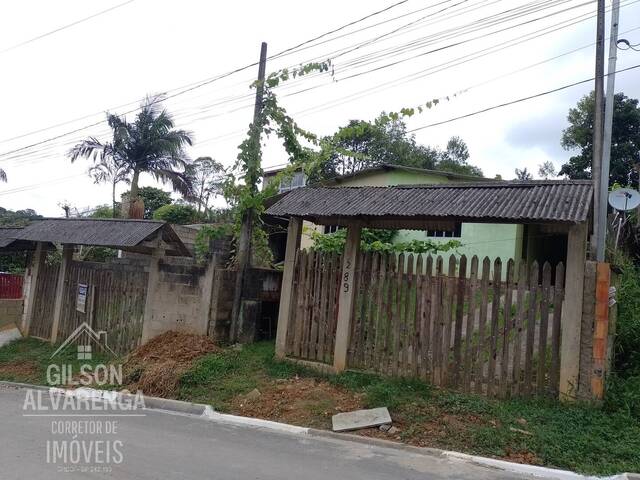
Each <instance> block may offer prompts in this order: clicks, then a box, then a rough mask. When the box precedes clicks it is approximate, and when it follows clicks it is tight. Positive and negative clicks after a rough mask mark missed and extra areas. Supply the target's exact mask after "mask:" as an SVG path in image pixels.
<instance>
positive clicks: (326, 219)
mask: <svg viewBox="0 0 640 480" xmlns="http://www.w3.org/2000/svg"><path fill="white" fill-rule="evenodd" d="M592 196H593V188H592V185H591V182H590V181H588V180H536V181H525V182H518V181H511V182H475V183H454V184H440V185H404V186H394V187H317V188H314V187H307V188H299V189H296V190H292V191H291V192H289V194H288V195H286V196H285V197H284V198H282V199H280V200H279V201H278V202H276V203H275V204H274V205H272V206H271V207H270V208H269V209H268V210H267V214H269V215H274V216H296V217H304V218H306V219H309V220H312V221H314V222H315V223H320V224H327V223H331V222H332V221H335V220H336V219H344V220H345V221H347V220H353V219H354V218H359V219H363V220H366V219H370V220H373V221H379V220H381V219H395V220H402V219H405V220H414V221H415V220H421V219H425V220H426V219H448V220H454V219H455V220H463V221H469V222H489V223H495V222H502V223H539V222H562V223H578V222H584V221H586V220H587V219H588V214H589V209H590V207H591V198H592ZM338 224H339V223H338Z"/></svg>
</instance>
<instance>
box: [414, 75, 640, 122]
mask: <svg viewBox="0 0 640 480" xmlns="http://www.w3.org/2000/svg"><path fill="white" fill-rule="evenodd" d="M636 68H640V64H638V65H634V66H632V67H627V68H623V69H622V70H617V71H616V72H614V73H622V72H627V71H629V70H633V69H636ZM609 75H611V73H608V74H607V75H605V76H609ZM593 80H594V77H591V78H587V79H585V80H580V81H579V82H574V83H570V84H568V85H563V86H562V87H558V88H554V89H552V90H547V91H545V92H540V93H536V94H534V95H529V96H528V97H523V98H518V99H517V100H512V101H510V102H505V103H501V104H499V105H493V106H491V107H487V108H483V109H482V110H477V111H475V112H471V113H467V114H465V115H460V116H459V117H453V118H450V119H448V120H443V121H441V122H435V123H430V124H428V125H423V126H421V127H417V128H412V129H410V130H407V133H412V132H417V131H419V130H424V129H425V128H430V127H435V126H438V125H443V124H445V123H450V122H454V121H456V120H461V119H463V118H468V117H473V116H474V115H478V114H480V113H485V112H489V111H491V110H496V109H498V108H502V107H507V106H509V105H514V104H516V103H520V102H524V101H526V100H532V99H534V98H539V97H542V96H545V95H549V94H551V93H556V92H560V91H562V90H566V89H567V88H571V87H576V86H578V85H582V84H584V83H588V82H593Z"/></svg>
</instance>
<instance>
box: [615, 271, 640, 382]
mask: <svg viewBox="0 0 640 480" xmlns="http://www.w3.org/2000/svg"><path fill="white" fill-rule="evenodd" d="M621 269H622V274H621V276H620V290H619V292H618V320H617V326H616V341H615V367H614V369H615V371H616V372H617V373H618V374H619V375H620V376H622V377H626V376H631V375H640V268H638V267H636V266H635V265H634V264H633V263H632V262H631V261H625V262H624V263H623V264H622V265H621Z"/></svg>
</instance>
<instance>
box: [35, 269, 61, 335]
mask: <svg viewBox="0 0 640 480" xmlns="http://www.w3.org/2000/svg"><path fill="white" fill-rule="evenodd" d="M59 270H60V266H59V265H48V264H47V263H45V264H43V265H42V267H41V270H40V274H39V275H38V281H37V282H36V285H32V286H31V288H35V295H34V296H33V297H32V298H33V299H34V301H33V317H32V319H31V325H30V327H29V335H31V336H33V337H37V338H42V339H46V340H49V338H51V325H52V324H53V307H54V303H55V302H54V299H55V298H56V285H57V284H58V271H59Z"/></svg>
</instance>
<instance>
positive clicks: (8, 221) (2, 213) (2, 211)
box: [0, 207, 42, 227]
mask: <svg viewBox="0 0 640 480" xmlns="http://www.w3.org/2000/svg"><path fill="white" fill-rule="evenodd" d="M41 218H42V215H38V214H37V213H36V211H35V210H33V209H31V208H26V209H24V210H16V211H13V210H7V209H6V208H2V207H0V225H2V226H3V227H23V226H25V225H28V224H29V223H30V222H31V221H32V220H38V219H41Z"/></svg>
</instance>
